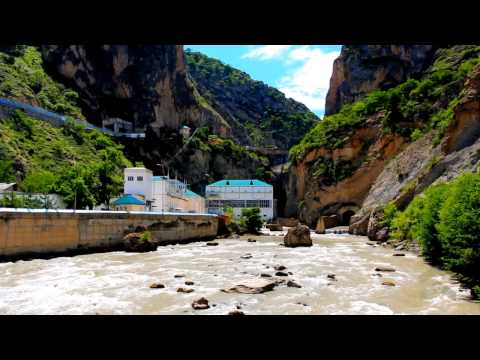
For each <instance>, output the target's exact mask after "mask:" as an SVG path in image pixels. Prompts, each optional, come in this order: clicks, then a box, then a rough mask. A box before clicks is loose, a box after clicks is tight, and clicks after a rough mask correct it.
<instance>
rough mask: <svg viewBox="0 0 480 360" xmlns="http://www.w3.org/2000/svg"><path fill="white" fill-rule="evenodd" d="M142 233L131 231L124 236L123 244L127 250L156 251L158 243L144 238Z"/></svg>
mask: <svg viewBox="0 0 480 360" xmlns="http://www.w3.org/2000/svg"><path fill="white" fill-rule="evenodd" d="M142 235H143V234H141V233H131V234H128V235H125V237H124V238H123V246H124V249H125V251H127V252H148V251H155V250H156V249H157V245H155V244H154V243H153V242H151V241H149V240H146V239H143V238H142Z"/></svg>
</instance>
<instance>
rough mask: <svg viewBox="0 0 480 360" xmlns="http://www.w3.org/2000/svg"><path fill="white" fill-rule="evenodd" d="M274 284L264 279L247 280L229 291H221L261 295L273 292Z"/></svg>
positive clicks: (224, 290)
mask: <svg viewBox="0 0 480 360" xmlns="http://www.w3.org/2000/svg"><path fill="white" fill-rule="evenodd" d="M275 285H276V283H275V282H274V281H269V280H265V279H249V280H245V281H243V282H241V283H240V284H238V285H235V286H234V287H231V288H230V289H222V291H223V292H226V293H239V294H261V293H264V292H267V291H271V290H273V288H274V287H275Z"/></svg>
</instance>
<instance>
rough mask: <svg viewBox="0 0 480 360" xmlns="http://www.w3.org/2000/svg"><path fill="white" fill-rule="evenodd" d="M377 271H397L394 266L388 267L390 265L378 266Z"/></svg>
mask: <svg viewBox="0 0 480 360" xmlns="http://www.w3.org/2000/svg"><path fill="white" fill-rule="evenodd" d="M375 271H390V272H393V271H395V269H394V268H392V267H388V266H378V267H376V268H375Z"/></svg>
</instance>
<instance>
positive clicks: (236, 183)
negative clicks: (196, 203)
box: [208, 179, 272, 186]
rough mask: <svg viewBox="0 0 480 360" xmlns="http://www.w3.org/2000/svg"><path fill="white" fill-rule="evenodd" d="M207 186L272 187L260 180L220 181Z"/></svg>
mask: <svg viewBox="0 0 480 360" xmlns="http://www.w3.org/2000/svg"><path fill="white" fill-rule="evenodd" d="M208 186H272V185H270V184H267V183H266V182H263V181H260V180H255V179H251V180H220V181H217V182H214V183H212V184H209V185H208Z"/></svg>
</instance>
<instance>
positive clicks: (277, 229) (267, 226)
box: [265, 224, 283, 231]
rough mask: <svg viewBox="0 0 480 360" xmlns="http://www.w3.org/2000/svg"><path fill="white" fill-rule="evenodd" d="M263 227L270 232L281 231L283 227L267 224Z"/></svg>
mask: <svg viewBox="0 0 480 360" xmlns="http://www.w3.org/2000/svg"><path fill="white" fill-rule="evenodd" d="M265 227H266V228H267V229H269V230H270V231H283V226H282V225H280V224H267V225H265Z"/></svg>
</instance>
